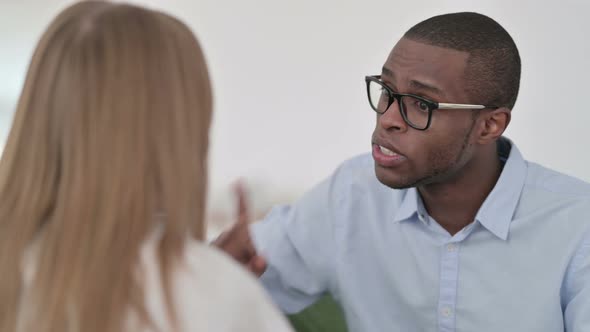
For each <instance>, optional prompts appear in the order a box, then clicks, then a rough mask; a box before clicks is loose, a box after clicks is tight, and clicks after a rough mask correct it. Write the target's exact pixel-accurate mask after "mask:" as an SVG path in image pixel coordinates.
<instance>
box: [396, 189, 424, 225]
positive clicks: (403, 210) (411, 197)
mask: <svg viewBox="0 0 590 332" xmlns="http://www.w3.org/2000/svg"><path fill="white" fill-rule="evenodd" d="M416 213H418V191H417V190H416V188H408V189H405V190H404V194H403V197H402V202H401V204H400V206H399V208H398V209H397V213H396V214H395V216H394V218H393V221H395V222H399V221H403V220H407V219H410V218H412V217H413V216H414V214H416Z"/></svg>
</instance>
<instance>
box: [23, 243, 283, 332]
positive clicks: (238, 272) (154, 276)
mask: <svg viewBox="0 0 590 332" xmlns="http://www.w3.org/2000/svg"><path fill="white" fill-rule="evenodd" d="M157 238H158V236H152V237H150V239H148V240H147V241H146V243H145V245H144V246H143V248H142V250H141V254H140V255H141V256H140V259H141V263H142V267H143V270H142V273H143V277H144V278H145V279H144V282H145V292H146V293H145V299H146V309H147V311H148V312H149V313H150V314H151V318H152V319H153V322H154V324H156V326H157V328H158V329H159V330H161V331H171V328H170V324H169V322H168V319H167V315H166V302H165V299H164V293H163V288H162V286H161V283H160V267H159V265H158V261H157V256H156V245H157V243H158V241H157ZM31 249H32V248H31ZM29 252H31V251H29ZM33 252H34V250H33ZM31 253H32V252H31ZM31 258H33V257H32V255H28V256H25V259H26V264H25V271H24V278H25V284H27V283H29V282H30V280H31V277H32V275H33V274H34V260H31ZM182 261H183V264H181V266H179V267H178V268H177V270H176V274H175V275H174V277H173V278H174V286H173V288H172V292H173V299H174V300H175V305H176V311H177V312H176V314H177V318H178V326H179V328H180V329H179V330H178V331H179V332H184V331H187V332H188V331H207V332H209V331H211V332H213V331H217V332H226V331H227V332H229V331H232V332H239V331H256V332H259V331H260V332H265V331H268V332H292V331H293V330H292V329H291V328H290V325H289V324H288V323H287V320H286V319H285V317H284V316H283V315H282V314H281V313H280V312H279V310H278V309H276V308H275V307H274V305H273V304H272V303H271V301H270V299H269V297H268V296H267V295H266V293H265V292H264V290H263V289H262V287H261V286H260V284H259V282H258V281H257V280H256V279H255V277H254V276H253V275H251V274H250V273H249V272H247V271H245V270H244V269H242V267H241V266H239V265H238V264H237V263H235V262H234V261H233V260H231V259H230V258H229V257H227V256H226V255H225V254H224V253H222V252H220V251H218V250H216V249H214V248H212V247H210V246H207V245H205V244H202V243H199V242H196V241H190V242H189V243H187V246H186V250H185V253H184V255H183V257H182ZM135 318H136V317H135V315H131V314H130V316H129V322H128V323H129V324H130V326H133V325H134V324H133V322H134V320H135ZM132 330H133V329H128V331H132ZM148 331H149V332H151V331H150V330H143V331H142V332H148Z"/></svg>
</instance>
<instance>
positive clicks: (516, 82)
mask: <svg viewBox="0 0 590 332" xmlns="http://www.w3.org/2000/svg"><path fill="white" fill-rule="evenodd" d="M404 38H407V39H411V40H414V41H417V42H421V43H425V44H429V45H433V46H439V47H444V48H450V49H454V50H458V51H464V52H468V53H469V58H468V61H467V69H466V70H465V78H466V80H467V82H468V85H467V88H466V89H467V90H466V91H467V93H468V94H469V96H470V98H473V99H474V100H472V101H470V102H473V103H478V104H483V103H485V104H487V105H495V106H499V107H507V108H509V109H512V108H513V107H514V104H515V103H516V98H517V96H518V89H519V86H520V70H521V64H520V55H519V54H518V49H517V48H516V44H515V43H514V40H512V37H510V35H509V34H508V32H507V31H506V30H505V29H504V28H503V27H502V26H501V25H500V24H499V23H498V22H496V21H494V20H493V19H491V18H489V17H487V16H485V15H482V14H478V13H472V12H463V13H451V14H444V15H439V16H434V17H431V18H429V19H427V20H425V21H422V22H420V23H418V24H416V25H415V26H413V27H412V28H410V30H408V31H407V32H406V33H405V34H404Z"/></svg>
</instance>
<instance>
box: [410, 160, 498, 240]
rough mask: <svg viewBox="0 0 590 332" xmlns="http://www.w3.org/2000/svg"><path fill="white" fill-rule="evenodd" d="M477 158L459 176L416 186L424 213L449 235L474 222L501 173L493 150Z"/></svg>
mask: <svg viewBox="0 0 590 332" xmlns="http://www.w3.org/2000/svg"><path fill="white" fill-rule="evenodd" d="M479 159H480V160H477V161H474V164H473V165H472V166H471V167H468V168H467V169H465V172H464V173H463V174H462V175H461V176H460V177H459V178H455V179H452V181H448V182H445V183H437V184H430V185H426V186H421V187H418V191H419V193H420V195H421V197H422V201H423V202H424V206H425V208H426V210H427V211H428V214H429V215H430V216H431V217H432V218H434V220H436V222H437V223H438V224H439V225H441V226H442V227H443V228H444V229H445V230H446V231H447V232H449V234H451V235H454V234H456V233H457V232H459V231H460V230H461V229H463V228H464V227H465V226H467V225H469V224H470V223H472V222H473V221H474V219H475V216H476V215H477V211H479V208H480V207H481V205H482V204H483V202H484V201H485V199H486V197H487V196H488V195H489V193H490V192H491V191H492V189H493V188H494V186H495V185H496V182H497V181H498V178H499V177H500V174H501V172H502V163H501V162H500V160H499V159H498V156H497V154H496V153H495V151H494V153H491V152H490V153H487V154H486V156H485V157H483V158H479Z"/></svg>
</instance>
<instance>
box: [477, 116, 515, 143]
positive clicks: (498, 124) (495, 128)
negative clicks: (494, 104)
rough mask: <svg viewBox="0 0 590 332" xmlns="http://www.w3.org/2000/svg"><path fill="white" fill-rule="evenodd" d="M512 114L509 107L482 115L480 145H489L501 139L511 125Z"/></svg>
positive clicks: (480, 120)
mask: <svg viewBox="0 0 590 332" xmlns="http://www.w3.org/2000/svg"><path fill="white" fill-rule="evenodd" d="M511 114H512V113H511V110H510V109H509V108H507V107H500V108H496V109H494V110H492V111H488V112H484V113H483V114H481V115H480V119H479V122H480V124H479V135H478V138H477V139H478V143H480V144H488V143H491V142H494V141H496V140H497V139H498V138H500V136H502V134H503V133H504V131H505V130H506V128H507V127H508V124H509V123H510V118H511Z"/></svg>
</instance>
